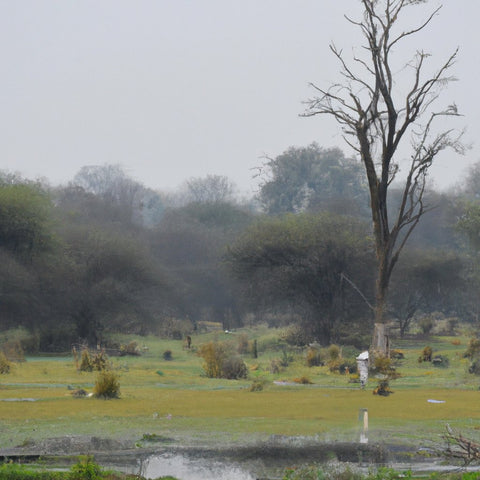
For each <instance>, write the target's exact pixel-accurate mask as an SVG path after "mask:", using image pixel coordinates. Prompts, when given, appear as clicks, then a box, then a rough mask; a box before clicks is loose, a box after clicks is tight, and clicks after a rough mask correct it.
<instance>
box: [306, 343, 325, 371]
mask: <svg viewBox="0 0 480 480" xmlns="http://www.w3.org/2000/svg"><path fill="white" fill-rule="evenodd" d="M321 365H323V362H322V356H321V354H320V351H319V350H318V349H317V348H314V347H309V348H308V350H307V367H319V366H321Z"/></svg>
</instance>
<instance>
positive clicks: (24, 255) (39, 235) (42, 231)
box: [0, 184, 52, 260]
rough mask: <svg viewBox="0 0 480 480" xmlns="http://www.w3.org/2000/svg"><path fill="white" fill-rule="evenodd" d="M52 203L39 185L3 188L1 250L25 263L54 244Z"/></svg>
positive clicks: (7, 186) (1, 200) (1, 197)
mask: <svg viewBox="0 0 480 480" xmlns="http://www.w3.org/2000/svg"><path fill="white" fill-rule="evenodd" d="M51 209H52V204H51V200H50V198H49V197H48V195H47V194H46V193H45V192H44V191H42V190H41V189H40V188H39V187H38V186H36V185H28V184H15V185H0V247H1V248H5V249H6V250H8V251H10V252H12V253H14V254H15V255H16V256H18V257H19V258H21V259H22V260H30V259H31V258H32V256H33V255H35V254H36V253H39V252H42V251H45V250H47V249H48V248H49V247H50V245H51V241H52V238H51V230H50V223H49V221H50V213H51Z"/></svg>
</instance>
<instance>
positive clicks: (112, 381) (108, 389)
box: [93, 371, 120, 400]
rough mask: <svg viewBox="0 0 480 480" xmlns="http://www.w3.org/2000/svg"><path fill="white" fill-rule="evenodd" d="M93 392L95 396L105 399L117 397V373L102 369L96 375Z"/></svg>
mask: <svg viewBox="0 0 480 480" xmlns="http://www.w3.org/2000/svg"><path fill="white" fill-rule="evenodd" d="M93 393H94V395H95V397H97V398H103V399H105V400H107V399H110V398H119V396H120V382H119V379H118V375H117V374H116V373H115V372H112V371H102V372H100V373H99V374H98V375H97V378H96V380H95V386H94V387H93Z"/></svg>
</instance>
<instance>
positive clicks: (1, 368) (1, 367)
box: [0, 351, 11, 375]
mask: <svg viewBox="0 0 480 480" xmlns="http://www.w3.org/2000/svg"><path fill="white" fill-rule="evenodd" d="M10 368H11V363H10V362H9V361H8V358H7V357H6V356H5V354H4V353H3V352H1V351H0V375H4V374H6V373H10Z"/></svg>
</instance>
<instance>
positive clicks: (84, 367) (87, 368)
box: [80, 348, 93, 372]
mask: <svg viewBox="0 0 480 480" xmlns="http://www.w3.org/2000/svg"><path fill="white" fill-rule="evenodd" d="M92 370H93V365H92V359H91V357H90V352H89V351H88V349H87V348H84V349H83V350H82V356H81V360H80V371H81V372H91V371H92Z"/></svg>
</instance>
